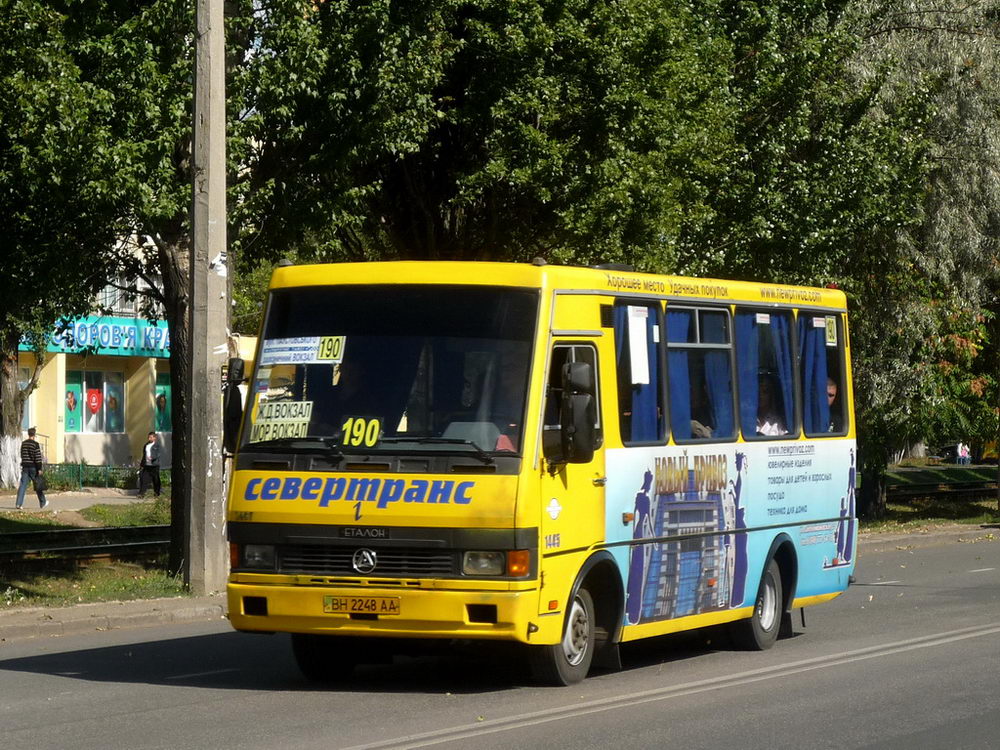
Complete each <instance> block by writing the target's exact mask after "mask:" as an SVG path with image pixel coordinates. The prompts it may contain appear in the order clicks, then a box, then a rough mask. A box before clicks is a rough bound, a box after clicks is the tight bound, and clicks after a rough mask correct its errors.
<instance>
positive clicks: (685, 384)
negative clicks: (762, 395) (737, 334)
mask: <svg viewBox="0 0 1000 750" xmlns="http://www.w3.org/2000/svg"><path fill="white" fill-rule="evenodd" d="M667 347H668V348H667V375H668V382H669V384H670V429H671V431H672V432H673V435H674V440H675V441H677V442H685V441H689V440H729V439H732V438H733V437H734V436H735V434H736V419H735V415H734V411H733V377H732V336H731V334H730V325H729V313H728V312H727V311H726V310H701V309H694V308H679V307H671V308H668V309H667Z"/></svg>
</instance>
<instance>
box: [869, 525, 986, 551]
mask: <svg viewBox="0 0 1000 750" xmlns="http://www.w3.org/2000/svg"><path fill="white" fill-rule="evenodd" d="M989 541H1000V528H997V527H988V526H987V527H983V526H968V525H966V526H963V525H961V524H956V525H955V526H949V527H945V528H939V529H934V530H933V531H915V532H912V533H910V534H873V535H871V537H870V538H867V539H866V538H865V537H864V535H862V536H861V537H860V538H859V539H858V554H872V553H878V552H888V551H893V550H908V549H922V548H925V547H937V546H939V545H942V544H951V543H960V544H976V543H978V542H989Z"/></svg>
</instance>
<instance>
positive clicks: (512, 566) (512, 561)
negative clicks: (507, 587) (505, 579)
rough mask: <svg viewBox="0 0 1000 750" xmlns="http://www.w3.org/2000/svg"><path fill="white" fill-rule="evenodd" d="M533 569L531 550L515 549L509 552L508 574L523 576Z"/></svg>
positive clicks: (517, 576)
mask: <svg viewBox="0 0 1000 750" xmlns="http://www.w3.org/2000/svg"><path fill="white" fill-rule="evenodd" d="M530 571H531V551H530V550H526V549H514V550H511V551H510V552H508V553H507V575H509V576H511V577H512V578H522V577H524V576H526V575H528V573H529V572H530Z"/></svg>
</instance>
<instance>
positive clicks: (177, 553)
mask: <svg viewBox="0 0 1000 750" xmlns="http://www.w3.org/2000/svg"><path fill="white" fill-rule="evenodd" d="M157 248H158V250H159V264H160V273H161V274H162V276H163V298H164V313H165V315H166V318H167V325H168V326H169V327H170V385H171V387H170V392H171V404H170V408H171V413H172V416H173V434H172V439H171V453H172V454H173V457H172V459H171V466H170V556H169V562H168V565H169V570H170V573H171V574H174V575H179V574H180V573H181V572H183V570H184V539H185V537H186V535H187V514H188V512H189V508H190V502H189V501H190V498H189V497H188V491H187V484H188V483H187V476H188V474H189V473H190V468H189V467H188V465H187V459H186V456H187V440H188V434H189V432H190V430H189V420H190V418H191V415H190V410H189V408H188V403H187V402H188V398H187V381H188V377H189V373H190V371H191V340H190V333H189V330H188V273H189V272H188V255H189V253H190V247H189V239H188V238H187V236H186V235H185V234H181V233H178V234H177V235H175V238H174V239H172V240H166V241H164V240H160V241H158V242H157Z"/></svg>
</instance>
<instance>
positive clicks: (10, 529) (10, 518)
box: [0, 512, 76, 534]
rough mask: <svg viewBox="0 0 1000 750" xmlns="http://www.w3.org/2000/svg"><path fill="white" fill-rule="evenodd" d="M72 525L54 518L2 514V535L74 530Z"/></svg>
mask: <svg viewBox="0 0 1000 750" xmlns="http://www.w3.org/2000/svg"><path fill="white" fill-rule="evenodd" d="M73 528H76V527H75V526H73V525H72V524H66V523H60V522H59V521H58V520H56V518H54V517H53V516H36V515H34V514H31V513H24V512H21V513H0V534H13V533H15V532H18V531H45V530H46V529H73Z"/></svg>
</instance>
